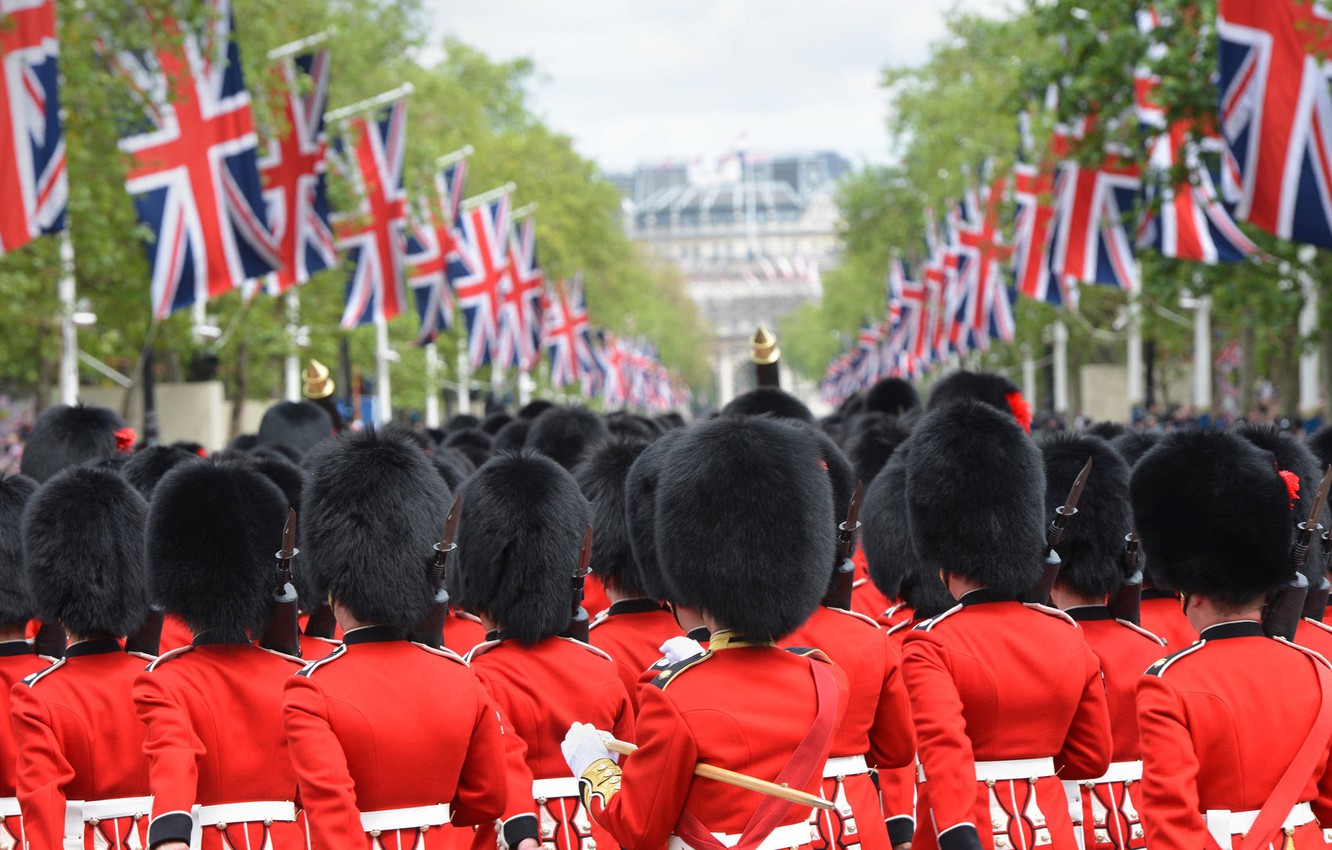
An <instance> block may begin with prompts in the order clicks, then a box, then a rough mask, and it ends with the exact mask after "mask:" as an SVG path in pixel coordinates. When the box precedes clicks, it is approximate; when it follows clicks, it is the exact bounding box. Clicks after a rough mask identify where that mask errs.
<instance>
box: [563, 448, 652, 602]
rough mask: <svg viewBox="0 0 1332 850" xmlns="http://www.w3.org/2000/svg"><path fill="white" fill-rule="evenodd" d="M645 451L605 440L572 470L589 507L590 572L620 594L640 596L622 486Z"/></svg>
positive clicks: (640, 589) (640, 581)
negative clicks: (590, 528) (590, 530)
mask: <svg viewBox="0 0 1332 850" xmlns="http://www.w3.org/2000/svg"><path fill="white" fill-rule="evenodd" d="M647 447H648V443H647V442H646V441H643V440H608V441H607V442H604V443H600V444H599V445H597V446H595V447H593V449H592V451H590V452H588V454H587V456H586V457H584V458H583V462H582V463H580V464H578V466H576V467H575V468H574V473H573V475H574V480H575V481H577V482H578V486H579V487H580V488H581V489H582V491H583V495H584V496H585V497H586V498H587V500H588V502H590V503H591V505H592V571H593V572H594V573H596V574H597V575H598V576H600V577H601V579H602V580H603V581H605V582H609V583H610V584H613V585H614V586H615V587H616V588H617V589H618V590H619V591H620V592H621V593H624V594H628V595H630V596H637V595H639V594H641V593H643V590H644V588H643V578H642V575H641V573H640V571H639V569H638V563H637V562H636V561H635V560H634V552H633V547H632V546H631V545H630V542H629V521H628V518H627V517H626V516H625V512H626V506H625V482H626V480H627V479H628V477H629V469H630V467H632V466H633V465H634V461H636V460H638V456H639V455H641V454H642V453H643V450H644V449H645V448H647Z"/></svg>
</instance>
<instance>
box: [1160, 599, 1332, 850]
mask: <svg viewBox="0 0 1332 850" xmlns="http://www.w3.org/2000/svg"><path fill="white" fill-rule="evenodd" d="M1315 663H1317V664H1323V663H1325V662H1323V661H1322V660H1321V659H1319V658H1318V657H1317V656H1315V655H1314V654H1313V653H1311V652H1308V651H1307V650H1304V649H1302V648H1300V647H1298V646H1296V645H1294V644H1290V643H1287V642H1285V641H1281V640H1273V639H1271V638H1267V637H1264V636H1263V629H1262V625H1261V624H1259V623H1258V622H1257V621H1255V620H1239V621H1232V622H1227V623H1220V624H1218V625H1215V626H1212V627H1211V628H1208V629H1205V630H1204V631H1203V632H1202V634H1201V635H1200V639H1199V641H1198V642H1197V643H1195V644H1194V645H1193V646H1191V647H1189V648H1188V649H1184V650H1182V651H1180V652H1176V653H1175V654H1174V655H1171V656H1169V657H1167V658H1164V659H1162V660H1161V661H1158V662H1157V663H1156V664H1153V665H1152V667H1151V669H1150V670H1148V671H1147V674H1146V675H1145V676H1143V677H1142V678H1141V679H1140V680H1139V682H1138V736H1139V740H1140V741H1141V742H1142V757H1143V781H1142V796H1143V802H1142V820H1143V823H1144V824H1146V826H1147V846H1148V847H1150V848H1152V850H1199V848H1203V847H1212V846H1213V845H1212V843H1211V842H1210V841H1209V831H1208V823H1207V819H1206V818H1205V816H1204V813H1206V812H1208V811H1210V810H1227V811H1229V812H1233V813H1239V812H1251V811H1254V810H1257V809H1260V808H1261V807H1262V806H1263V804H1264V803H1265V802H1266V801H1267V798H1268V797H1269V796H1270V795H1271V793H1272V790H1273V788H1275V786H1276V784H1277V781H1278V779H1279V778H1280V777H1281V775H1282V774H1284V773H1285V771H1286V768H1287V766H1288V765H1289V764H1290V763H1291V761H1292V760H1293V759H1294V757H1295V753H1296V752H1297V751H1298V750H1299V748H1300V746H1301V745H1302V744H1303V743H1304V741H1305V739H1306V738H1307V737H1308V733H1309V730H1310V729H1311V728H1312V726H1313V721H1314V717H1315V715H1316V714H1317V712H1318V707H1319V704H1320V691H1319V682H1318V676H1317V673H1316V671H1315V667H1314V665H1315ZM1329 698H1332V694H1322V695H1321V699H1329ZM1328 756H1329V750H1328V748H1324V750H1323V752H1322V755H1321V756H1320V757H1319V759H1318V767H1317V770H1315V771H1314V773H1313V775H1312V776H1310V777H1309V778H1308V780H1307V781H1306V782H1305V783H1304V788H1303V790H1302V792H1301V794H1300V797H1299V799H1300V801H1301V802H1307V803H1312V804H1313V805H1312V808H1313V813H1314V815H1316V816H1317V817H1318V819H1319V820H1320V821H1321V822H1322V823H1324V824H1332V770H1328V769H1327V766H1328ZM1221 829H1224V828H1223V827H1222V828H1221ZM1278 836H1281V833H1280V832H1278ZM1291 839H1292V840H1291V841H1290V842H1289V843H1288V842H1287V840H1286V839H1285V837H1284V836H1281V840H1280V841H1279V842H1277V843H1276V844H1274V845H1273V846H1277V845H1278V844H1279V846H1281V847H1282V848H1284V850H1289V849H1290V848H1291V847H1294V848H1309V847H1318V848H1321V847H1323V846H1325V845H1324V842H1323V833H1322V830H1321V828H1320V827H1319V826H1318V824H1317V823H1312V822H1311V823H1309V824H1305V825H1302V826H1299V827H1297V828H1295V831H1294V834H1293V835H1292V836H1291ZM1240 840H1241V839H1240V837H1239V836H1238V835H1236V836H1235V837H1234V846H1236V847H1238V846H1239V843H1240ZM1227 846H1229V845H1227Z"/></svg>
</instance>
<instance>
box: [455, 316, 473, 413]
mask: <svg viewBox="0 0 1332 850" xmlns="http://www.w3.org/2000/svg"><path fill="white" fill-rule="evenodd" d="M467 357H468V353H467V340H466V339H465V338H464V337H463V336H462V335H459V337H458V412H459V413H471V412H472V371H471V366H472V364H471V363H470V362H469V361H468V359H467Z"/></svg>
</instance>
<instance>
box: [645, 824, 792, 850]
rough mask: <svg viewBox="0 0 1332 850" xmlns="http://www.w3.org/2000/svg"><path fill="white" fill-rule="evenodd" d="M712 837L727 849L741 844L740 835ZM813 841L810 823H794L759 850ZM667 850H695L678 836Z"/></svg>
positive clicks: (773, 834) (781, 828)
mask: <svg viewBox="0 0 1332 850" xmlns="http://www.w3.org/2000/svg"><path fill="white" fill-rule="evenodd" d="M712 837H713V838H715V839H717V840H718V841H720V842H721V843H722V844H724V845H725V846H727V847H734V846H735V845H737V844H739V843H740V838H741V837H742V836H740V835H739V834H735V835H730V834H727V833H725V832H714V833H712ZM812 840H813V833H812V832H811V831H810V827H809V824H808V823H792V824H787V825H786V826H779V827H777V828H776V829H774V830H773V831H772V832H770V833H768V837H767V838H765V839H763V840H762V841H761V842H759V846H758V848H757V850H782V848H787V847H799V846H800V845H802V844H808V843H809V842H810V841H812ZM666 850H694V848H693V847H691V846H690V845H689V844H688V843H686V842H685V840H684V839H683V838H681V837H680V836H678V835H672V836H671V837H670V839H669V840H668V841H667V842H666Z"/></svg>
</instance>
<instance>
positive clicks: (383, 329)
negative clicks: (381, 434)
mask: <svg viewBox="0 0 1332 850" xmlns="http://www.w3.org/2000/svg"><path fill="white" fill-rule="evenodd" d="M396 359H397V355H396V353H395V352H394V351H393V350H392V349H391V348H389V332H388V319H386V318H384V309H383V306H382V305H376V307H375V421H376V422H377V423H380V424H384V425H387V424H388V423H390V422H392V421H393V388H392V387H391V386H390V385H389V380H390V378H389V363H390V362H391V361H393V360H396Z"/></svg>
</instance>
